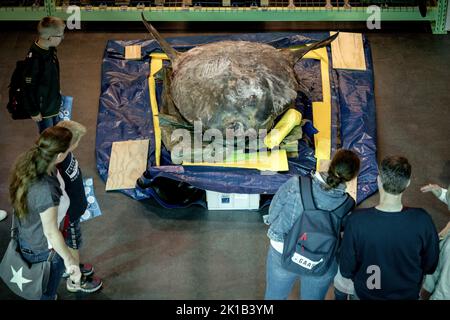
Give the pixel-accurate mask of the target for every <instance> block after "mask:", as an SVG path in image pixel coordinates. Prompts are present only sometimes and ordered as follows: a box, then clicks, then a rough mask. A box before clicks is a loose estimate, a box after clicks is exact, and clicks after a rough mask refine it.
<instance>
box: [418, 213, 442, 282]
mask: <svg viewBox="0 0 450 320" xmlns="http://www.w3.org/2000/svg"><path fill="white" fill-rule="evenodd" d="M426 225H427V227H426V230H425V235H424V241H423V243H424V247H423V248H422V252H421V256H422V270H423V272H424V274H432V273H433V272H434V271H435V270H436V268H437V265H438V262H439V236H438V232H437V230H436V227H435V226H434V223H433V220H431V217H430V216H429V215H428V217H427V223H426Z"/></svg>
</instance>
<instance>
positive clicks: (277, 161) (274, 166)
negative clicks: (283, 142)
mask: <svg viewBox="0 0 450 320" xmlns="http://www.w3.org/2000/svg"><path fill="white" fill-rule="evenodd" d="M246 155H247V156H249V158H248V159H245V160H239V161H230V162H183V166H207V167H227V168H245V169H258V170H261V171H273V172H276V171H288V170H289V165H288V160H287V154H286V150H284V149H276V150H272V151H269V152H258V153H253V154H246Z"/></svg>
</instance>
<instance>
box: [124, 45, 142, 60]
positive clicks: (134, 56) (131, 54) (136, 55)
mask: <svg viewBox="0 0 450 320" xmlns="http://www.w3.org/2000/svg"><path fill="white" fill-rule="evenodd" d="M125 59H127V60H141V46H140V45H133V46H126V47H125Z"/></svg>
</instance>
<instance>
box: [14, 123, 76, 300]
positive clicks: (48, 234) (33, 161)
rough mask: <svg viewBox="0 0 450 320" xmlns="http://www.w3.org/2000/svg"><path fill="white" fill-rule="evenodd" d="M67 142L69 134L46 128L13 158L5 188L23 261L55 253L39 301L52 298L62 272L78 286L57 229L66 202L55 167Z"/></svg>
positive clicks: (67, 200)
mask: <svg viewBox="0 0 450 320" xmlns="http://www.w3.org/2000/svg"><path fill="white" fill-rule="evenodd" d="M71 139H72V133H71V132H70V130H68V129H66V128H60V127H51V128H48V129H46V130H45V131H44V132H43V133H42V134H41V136H40V137H39V138H38V140H37V141H36V144H35V145H34V146H33V147H32V148H31V149H30V150H28V151H27V152H25V153H24V154H22V155H21V156H19V158H18V159H17V161H16V163H15V165H14V168H13V170H12V178H11V183H10V186H9V192H10V200H11V204H12V206H13V209H14V215H15V218H16V221H17V222H16V224H17V228H18V240H19V247H20V251H21V253H22V255H23V257H24V259H25V260H27V261H28V262H29V263H31V264H33V263H38V262H41V261H45V260H47V259H48V257H49V256H50V254H51V253H52V251H54V252H55V253H56V254H54V255H53V258H52V259H51V269H50V276H49V280H48V284H47V288H46V289H45V290H44V292H43V294H42V297H41V299H42V300H54V299H56V297H57V295H56V291H57V289H58V285H59V282H60V281H61V277H62V274H63V272H64V269H66V270H68V272H69V274H70V275H71V279H72V280H73V281H75V282H78V283H79V281H80V277H81V272H80V267H79V266H78V264H77V263H76V260H75V259H74V257H73V256H72V255H71V253H70V251H69V249H68V248H67V246H66V244H65V242H64V238H63V235H62V234H61V232H60V230H59V228H58V226H59V225H60V223H61V221H62V220H63V218H64V216H65V214H66V212H67V208H68V207H69V204H70V201H69V198H68V196H67V194H66V193H65V191H64V181H63V179H62V177H61V176H60V175H59V173H58V172H57V170H56V167H55V166H56V164H58V163H59V162H61V161H63V160H64V159H65V157H66V156H67V154H68V149H69V146H70V142H71Z"/></svg>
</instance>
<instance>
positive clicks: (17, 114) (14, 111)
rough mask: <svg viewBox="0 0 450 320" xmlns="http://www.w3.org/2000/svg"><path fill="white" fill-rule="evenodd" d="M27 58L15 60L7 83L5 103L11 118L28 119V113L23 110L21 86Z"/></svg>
mask: <svg viewBox="0 0 450 320" xmlns="http://www.w3.org/2000/svg"><path fill="white" fill-rule="evenodd" d="M28 61H29V60H28V58H26V59H25V60H20V61H17V62H16V69H14V72H13V74H12V76H11V82H10V83H9V101H8V104H7V105H6V108H7V109H8V112H9V113H10V114H11V118H12V119H13V120H21V119H29V118H30V115H29V114H28V112H27V111H26V110H25V108H24V105H23V103H24V102H23V101H24V92H23V88H22V84H23V78H24V73H25V67H26V65H27V63H28Z"/></svg>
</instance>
